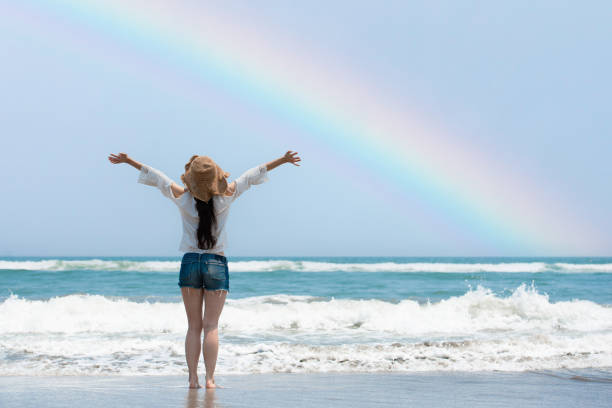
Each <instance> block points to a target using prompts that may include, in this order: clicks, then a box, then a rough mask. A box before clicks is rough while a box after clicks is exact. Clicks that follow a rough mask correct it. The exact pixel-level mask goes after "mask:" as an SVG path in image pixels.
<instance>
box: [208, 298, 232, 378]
mask: <svg viewBox="0 0 612 408" xmlns="http://www.w3.org/2000/svg"><path fill="white" fill-rule="evenodd" d="M226 296H227V291H225V290H205V291H204V318H203V319H202V326H203V327H204V341H203V346H204V347H203V348H204V350H203V354H204V365H205V366H206V388H215V387H216V385H215V379H214V375H215V367H216V365H217V354H218V353H219V331H218V325H219V316H220V315H221V311H222V310H223V305H224V304H225V297H226Z"/></svg>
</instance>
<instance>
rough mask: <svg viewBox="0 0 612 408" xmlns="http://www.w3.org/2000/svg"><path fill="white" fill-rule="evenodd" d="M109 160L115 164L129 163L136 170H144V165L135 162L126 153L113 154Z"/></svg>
mask: <svg viewBox="0 0 612 408" xmlns="http://www.w3.org/2000/svg"><path fill="white" fill-rule="evenodd" d="M108 160H109V161H110V162H111V163H113V164H119V163H127V164H129V165H130V166H132V167H134V168H135V169H136V170H140V169H141V168H142V163H139V162H137V161H136V160H133V159H132V158H131V157H129V156H128V155H127V154H126V153H119V154H112V153H111V154H110V156H108Z"/></svg>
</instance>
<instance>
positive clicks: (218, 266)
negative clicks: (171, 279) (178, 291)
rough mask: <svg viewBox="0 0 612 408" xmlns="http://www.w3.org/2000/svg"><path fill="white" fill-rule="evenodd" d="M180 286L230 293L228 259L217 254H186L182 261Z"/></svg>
mask: <svg viewBox="0 0 612 408" xmlns="http://www.w3.org/2000/svg"><path fill="white" fill-rule="evenodd" d="M178 285H179V286H180V287H181V288H183V287H190V288H197V289H206V290H221V289H224V290H227V291H228V292H229V270H228V268H227V258H226V257H224V256H223V255H217V254H201V253H198V252H186V253H185V254H184V255H183V259H182V261H181V270H180V272H179V281H178Z"/></svg>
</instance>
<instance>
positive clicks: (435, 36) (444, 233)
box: [0, 1, 612, 256]
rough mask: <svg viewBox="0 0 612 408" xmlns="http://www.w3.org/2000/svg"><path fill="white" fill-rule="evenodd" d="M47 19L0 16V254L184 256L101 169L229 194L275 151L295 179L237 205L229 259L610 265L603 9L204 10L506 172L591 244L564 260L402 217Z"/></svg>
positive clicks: (306, 154) (234, 110) (267, 125)
mask: <svg viewBox="0 0 612 408" xmlns="http://www.w3.org/2000/svg"><path fill="white" fill-rule="evenodd" d="M42 3H53V2H37V1H31V2H30V1H26V2H23V6H21V5H17V6H15V5H8V4H6V3H1V4H0V53H2V55H1V56H2V61H3V63H2V64H0V75H1V77H2V98H0V123H1V125H0V126H2V129H1V133H2V146H3V149H2V150H3V152H4V153H5V154H4V155H3V159H2V160H1V161H0V169H1V170H2V171H3V174H6V175H8V183H7V187H6V188H5V192H4V194H3V195H2V197H3V199H2V201H1V202H0V226H1V230H2V233H1V235H0V255H39V256H52V255H75V256H89V255H91V256H94V255H100V256H102V255H116V256H122V255H147V256H156V255H159V256H173V255H179V253H178V242H179V239H180V235H181V231H180V218H179V214H178V211H177V210H176V208H174V207H173V204H172V203H171V202H170V201H169V200H167V199H165V198H164V197H163V196H161V194H160V193H159V192H158V191H156V190H154V189H153V188H150V187H147V186H144V185H140V184H136V179H137V175H138V174H137V172H136V171H135V170H134V169H132V168H130V167H127V166H125V167H118V166H112V165H110V164H109V163H108V161H107V159H106V157H107V155H108V153H111V152H113V153H116V152H119V151H123V152H127V153H128V154H130V155H131V156H133V157H134V158H135V159H136V160H139V161H142V162H144V163H147V164H150V165H151V166H153V167H156V168H159V169H160V170H162V171H164V172H166V174H168V175H169V176H170V177H172V178H173V179H175V180H177V181H178V180H179V176H180V174H181V173H182V169H183V165H184V163H185V162H186V161H187V160H188V159H189V157H190V156H191V155H192V154H206V155H209V156H212V157H213V158H215V159H216V160H217V161H218V162H219V163H220V164H221V165H222V166H223V167H224V168H225V169H226V170H227V171H229V172H231V173H232V176H238V175H239V174H240V173H241V172H242V171H244V170H246V169H248V168H250V167H252V166H255V165H257V164H259V163H262V162H266V161H269V160H271V159H274V158H275V157H277V156H278V155H281V154H282V153H284V151H286V150H287V149H292V150H297V151H299V152H300V154H301V155H302V157H303V165H302V166H301V167H299V168H296V167H293V166H287V167H281V168H279V169H278V170H275V171H274V172H273V173H272V174H271V177H270V182H269V183H266V184H263V185H260V186H256V187H255V188H253V190H251V191H249V192H247V193H246V194H245V195H244V196H243V197H241V199H240V200H239V201H237V202H236V204H235V206H234V207H233V208H232V214H231V217H230V220H229V224H228V237H229V247H228V250H227V253H228V254H229V255H245V256H257V255H261V256H289V255H296V256H317V255H320V256H342V255H372V256H377V255H378V256H383V255H395V256H429V255H432V256H435V255H449V256H479V255H483V256H487V255H491V256H496V255H500V256H515V255H610V253H611V252H612V232H611V231H612V217H610V215H609V208H611V206H612V193H611V192H610V191H611V189H610V188H609V186H610V182H609V180H610V178H611V176H612V164H611V162H610V152H612V137H611V134H612V133H611V130H612V129H611V128H612V124H611V121H610V117H611V113H612V112H611V108H610V106H611V105H610V103H609V101H608V99H609V95H610V94H611V92H612V81H611V80H610V76H609V73H610V72H611V68H612V66H611V65H612V55H611V51H610V47H609V39H610V38H612V28H611V27H610V24H609V21H612V6H610V5H609V4H608V3H606V2H587V3H588V4H578V3H575V2H566V3H564V2H536V3H534V2H512V3H510V2H508V3H505V4H502V3H501V2H461V3H459V2H440V1H438V2H412V3H407V2H384V3H382V4H381V3H379V4H377V5H376V6H375V7H374V6H372V5H371V4H366V3H360V2H343V1H338V2H333V4H326V2H307V3H304V4H301V5H299V6H296V5H295V4H292V5H289V3H287V2H280V1H279V2H273V1H266V2H263V3H262V4H258V6H257V7H255V6H252V5H251V4H250V2H231V6H230V5H228V4H229V3H224V4H225V7H227V8H226V9H223V6H221V5H217V6H216V7H218V8H219V9H223V10H222V11H223V13H224V14H225V15H228V16H232V15H235V16H236V18H240V19H245V20H248V21H250V22H251V23H252V24H253V25H255V26H258V25H259V26H261V27H262V29H265V30H267V32H269V33H276V34H277V35H278V36H279V38H282V39H283V43H284V44H294V45H295V47H304V48H307V49H308V50H310V52H312V55H315V56H318V58H319V60H317V59H315V60H314V61H313V63H314V64H317V63H318V62H319V61H320V64H321V66H328V65H330V64H333V66H335V67H337V68H340V69H341V70H343V71H345V72H346V73H347V74H350V75H351V76H352V77H356V78H360V79H362V80H363V81H364V82H368V83H374V84H376V86H377V88H378V89H379V90H380V93H381V94H383V95H388V96H389V98H390V99H394V100H399V101H401V102H402V103H404V104H406V105H409V106H411V107H412V108H411V109H412V110H413V111H416V112H420V113H421V114H422V115H423V117H428V118H435V120H436V121H438V122H439V123H440V125H442V126H443V127H444V128H446V129H450V130H451V131H452V132H453V137H454V138H455V139H456V140H457V141H458V143H460V144H461V143H464V144H465V145H466V146H474V145H477V146H479V151H480V153H481V154H486V155H488V156H489V157H495V158H496V162H498V163H499V165H500V167H502V168H504V169H505V171H507V172H509V173H511V172H513V171H517V169H520V172H521V174H524V175H528V177H529V179H530V182H532V183H535V184H536V185H537V186H538V187H539V188H540V189H541V191H543V192H544V194H545V195H547V196H549V197H551V198H552V199H554V200H558V201H562V202H563V203H564V204H565V205H566V207H567V208H568V209H569V210H568V211H569V212H568V213H567V216H568V217H572V218H573V219H576V220H578V221H577V222H578V223H580V224H583V225H586V226H588V228H586V229H587V230H589V229H590V230H593V231H595V232H596V233H597V237H598V238H597V240H598V241H597V242H596V244H597V245H592V244H591V245H592V246H589V245H587V244H585V245H582V246H577V247H576V248H575V250H574V251H571V253H567V252H563V253H562V252H559V251H556V250H555V249H554V248H553V249H551V250H549V251H548V253H542V252H541V250H539V249H537V248H533V247H530V246H528V245H524V246H521V245H512V246H508V245H504V244H502V243H492V242H491V241H490V239H489V238H490V237H488V236H485V235H479V233H478V232H477V231H473V230H472V229H471V228H470V227H469V225H467V226H466V223H465V220H461V219H456V214H448V213H444V212H443V211H440V210H439V208H438V207H436V206H435V205H432V204H433V203H430V202H428V197H423V196H419V194H418V192H417V189H416V188H415V190H414V192H413V191H412V190H411V189H410V186H402V189H403V190H404V191H402V192H401V194H402V196H403V197H408V199H402V200H398V199H397V197H396V196H395V195H393V194H392V193H389V191H388V189H385V188H382V187H381V188H380V189H377V188H376V185H375V184H372V183H368V184H364V183H363V182H361V181H360V179H359V177H357V176H356V174H358V173H356V172H355V169H359V167H360V164H359V162H353V163H351V162H350V160H349V161H346V160H345V159H344V158H340V157H335V156H334V152H333V151H327V150H325V148H322V147H321V146H320V145H317V143H315V142H314V141H313V142H310V141H309V138H308V135H304V134H299V133H300V130H299V129H296V128H295V127H293V126H292V125H291V123H290V122H288V121H287V120H286V119H284V118H279V117H278V116H275V112H269V111H266V108H265V107H262V106H257V104H256V103H254V102H253V101H248V100H241V99H240V98H238V97H236V96H235V95H232V94H231V93H230V92H227V91H226V90H224V89H223V87H222V86H216V84H215V83H214V81H211V82H209V83H206V82H201V81H200V82H198V84H197V86H192V84H193V79H192V78H190V77H189V76H188V75H185V76H184V77H182V78H177V75H175V74H174V73H173V72H172V69H173V68H172V61H171V60H168V61H164V60H163V59H160V58H159V57H152V56H151V55H150V53H149V52H148V50H147V49H145V48H144V47H140V46H139V45H138V43H137V42H136V43H133V44H123V43H118V42H117V41H116V40H114V39H112V38H107V34H106V33H104V32H97V31H96V29H95V28H88V27H83V26H79V25H78V24H74V25H71V24H72V23H71V22H69V21H67V20H64V19H63V17H62V16H61V15H57V14H55V13H51V12H50V11H49V10H50V9H51V10H52V8H49V7H42V6H40V4H42ZM219 4H221V3H219ZM79 36H82V38H83V40H82V41H79V40H78V39H79ZM75 38H76V39H75ZM330 61H331V62H330ZM152 65H155V67H156V69H155V70H153V71H152V70H151V66H152ZM347 148H348V146H347ZM521 193H522V192H521V191H520V190H519V191H516V194H517V195H520V194H521ZM559 222H560V223H563V222H564V220H562V219H560V220H559ZM568 233H571V231H569V232H568ZM589 242H593V240H591V241H589Z"/></svg>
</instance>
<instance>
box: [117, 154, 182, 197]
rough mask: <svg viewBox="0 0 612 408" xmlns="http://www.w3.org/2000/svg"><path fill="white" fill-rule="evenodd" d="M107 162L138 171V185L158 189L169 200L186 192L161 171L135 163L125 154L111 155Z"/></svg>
mask: <svg viewBox="0 0 612 408" xmlns="http://www.w3.org/2000/svg"><path fill="white" fill-rule="evenodd" d="M108 160H109V161H110V162H111V163H113V164H119V163H127V164H129V165H130V166H132V167H134V168H135V169H136V170H140V175H139V177H138V182H139V183H142V184H146V185H149V186H155V187H157V188H159V189H160V190H161V192H162V194H163V195H165V196H166V197H168V198H170V199H176V198H179V197H180V196H181V195H183V193H185V191H187V189H186V188H185V187H181V186H179V185H178V184H176V183H175V182H174V181H172V180H171V179H170V178H168V176H166V175H165V174H164V173H162V172H161V171H159V170H156V169H154V168H152V167H150V166H147V165H144V164H142V163H140V162H137V161H136V160H134V159H132V158H130V157H129V156H128V155H127V154H126V153H119V154H112V153H111V154H110V155H109V156H108ZM173 201H174V200H173Z"/></svg>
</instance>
